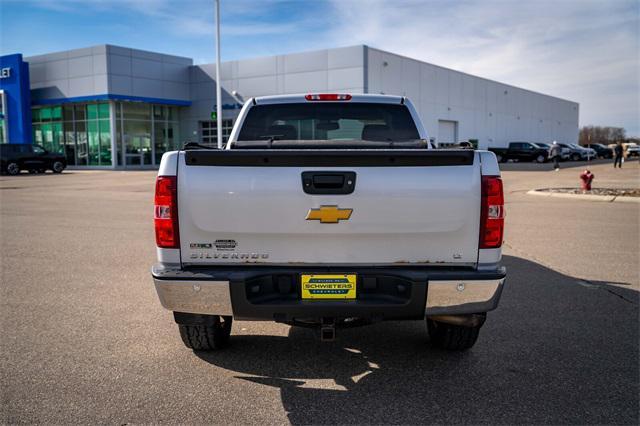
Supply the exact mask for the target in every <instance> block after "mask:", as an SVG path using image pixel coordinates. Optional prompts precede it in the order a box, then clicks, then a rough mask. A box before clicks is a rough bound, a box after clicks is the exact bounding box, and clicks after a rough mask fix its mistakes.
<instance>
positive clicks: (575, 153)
mask: <svg viewBox="0 0 640 426" xmlns="http://www.w3.org/2000/svg"><path fill="white" fill-rule="evenodd" d="M558 145H560V146H561V147H562V149H563V151H564V150H565V149H566V150H567V158H566V159H567V160H571V161H580V160H582V157H583V156H584V157H585V158H586V152H583V151H582V150H581V149H580V148H579V147H576V146H572V145H573V144H569V143H560V142H558ZM563 155H564V152H563Z"/></svg>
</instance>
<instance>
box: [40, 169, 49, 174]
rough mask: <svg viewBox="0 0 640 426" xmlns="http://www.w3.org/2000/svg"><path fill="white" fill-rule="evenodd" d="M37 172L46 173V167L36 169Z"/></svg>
mask: <svg viewBox="0 0 640 426" xmlns="http://www.w3.org/2000/svg"><path fill="white" fill-rule="evenodd" d="M38 173H47V169H38Z"/></svg>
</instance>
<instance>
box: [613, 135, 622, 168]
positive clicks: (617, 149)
mask: <svg viewBox="0 0 640 426" xmlns="http://www.w3.org/2000/svg"><path fill="white" fill-rule="evenodd" d="M613 153H614V154H615V159H614V160H613V168H614V169H615V168H616V164H617V165H618V167H619V168H622V156H623V155H624V148H623V147H622V142H620V141H618V142H617V143H616V146H615V147H614V148H613Z"/></svg>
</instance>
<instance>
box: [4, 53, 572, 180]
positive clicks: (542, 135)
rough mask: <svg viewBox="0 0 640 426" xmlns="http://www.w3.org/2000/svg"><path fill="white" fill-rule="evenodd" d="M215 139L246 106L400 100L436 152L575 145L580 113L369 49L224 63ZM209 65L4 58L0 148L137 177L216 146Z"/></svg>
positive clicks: (159, 59)
mask: <svg viewBox="0 0 640 426" xmlns="http://www.w3.org/2000/svg"><path fill="white" fill-rule="evenodd" d="M221 80H222V85H221V86H222V104H223V105H222V119H223V120H222V125H223V129H222V130H223V137H224V138H226V137H228V135H229V133H230V131H231V127H232V126H233V123H234V120H235V119H236V117H237V115H238V113H239V112H240V108H241V107H242V104H243V103H244V102H245V101H246V100H248V99H250V98H251V97H254V96H265V95H279V94H293V93H376V94H379V93H383V94H390V95H401V96H407V97H408V98H409V99H411V101H412V102H413V103H414V105H415V107H416V109H417V110H418V112H419V113H420V116H421V117H422V120H423V122H424V125H425V128H426V130H427V132H428V133H429V135H430V136H431V137H432V138H434V139H435V140H436V141H437V142H438V143H440V144H441V145H446V144H451V143H455V142H460V141H477V145H478V147H480V148H487V147H501V146H506V145H507V144H508V143H509V142H510V141H531V142H536V141H538V142H548V141H551V140H557V141H559V142H568V143H576V142H577V140H578V130H579V129H578V114H579V105H578V104H577V103H575V102H571V101H568V100H564V99H560V98H557V97H553V96H548V95H544V94H541V93H536V92H533V91H530V90H527V89H524V88H519V87H514V86H511V85H508V84H503V83H499V82H496V81H492V80H488V79H485V78H481V77H476V76H473V75H469V74H465V73H462V72H459V71H455V70H451V69H448V68H444V67H440V66H437V65H433V64H429V63H426V62H421V61H417V60H415V59H410V58H407V57H403V56H400V55H396V54H394V53H390V52H385V51H382V50H378V49H374V48H371V47H368V46H363V45H358V46H351V47H343V48H335V49H325V50H317V51H310V52H303V53H294V54H288V55H277V56H267V57H259V58H252V59H244V60H238V61H229V62H223V63H222V64H221ZM215 93H216V81H215V64H203V65H194V64H193V60H192V59H190V58H185V57H180V56H173V55H166V54H162V53H155V52H147V51H142V50H137V49H130V48H125V47H119V46H111V45H101V46H94V47H88V48H84V49H76V50H69V51H64V52H56V53H49V54H44V55H39V56H31V57H25V58H23V57H22V55H20V54H13V55H6V56H2V57H0V97H1V101H2V102H1V105H2V106H1V108H2V110H1V111H0V119H1V120H2V122H1V126H0V141H1V142H2V143H31V142H32V143H36V144H39V145H42V146H43V147H45V148H46V149H47V150H50V151H58V152H62V153H65V155H66V156H67V159H68V163H69V165H71V166H79V167H92V168H96V167H106V168H144V167H154V166H157V165H158V163H159V161H160V158H161V156H162V154H163V153H164V152H166V151H169V150H172V149H176V148H178V147H180V146H182V145H183V143H184V142H186V141H192V142H199V143H202V144H210V145H216V143H217V139H216V133H217V127H216V126H217V124H216V120H215V114H214V112H215V111H216V100H215Z"/></svg>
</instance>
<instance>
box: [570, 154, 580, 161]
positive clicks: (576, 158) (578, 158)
mask: <svg viewBox="0 0 640 426" xmlns="http://www.w3.org/2000/svg"><path fill="white" fill-rule="evenodd" d="M571 159H572V160H573V161H580V160H581V157H580V154H573V155H572V156H571Z"/></svg>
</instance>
